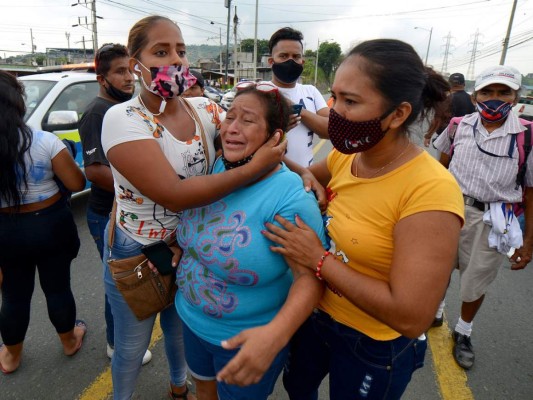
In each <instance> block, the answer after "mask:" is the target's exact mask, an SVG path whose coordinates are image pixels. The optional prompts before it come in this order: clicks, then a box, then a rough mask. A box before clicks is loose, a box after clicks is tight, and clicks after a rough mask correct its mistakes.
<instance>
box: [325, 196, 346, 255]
mask: <svg viewBox="0 0 533 400" xmlns="http://www.w3.org/2000/svg"><path fill="white" fill-rule="evenodd" d="M326 196H327V199H328V203H332V202H333V201H334V200H335V198H336V197H337V193H335V192H333V190H331V188H330V187H329V186H328V187H327V188H326ZM322 218H323V219H324V228H325V229H324V232H325V234H326V241H327V242H328V243H329V245H330V249H329V252H330V253H331V254H333V255H335V257H337V259H339V257H340V261H342V262H343V263H345V264H346V263H348V261H350V259H349V258H348V257H347V256H346V253H344V251H342V250H340V249H337V244H336V243H335V241H334V240H333V239H331V237H330V235H329V226H330V224H331V222H332V220H333V216H331V215H327V214H324V216H323V217H322Z"/></svg>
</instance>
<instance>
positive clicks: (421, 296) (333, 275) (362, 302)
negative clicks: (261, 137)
mask: <svg viewBox="0 0 533 400" xmlns="http://www.w3.org/2000/svg"><path fill="white" fill-rule="evenodd" d="M276 220H277V221H278V222H279V223H281V224H282V226H283V227H284V228H285V229H281V228H278V227H276V226H275V225H273V224H267V227H268V229H269V231H270V233H269V232H266V233H264V234H265V236H266V237H267V238H269V239H270V240H272V241H273V242H275V243H278V244H280V245H281V246H282V247H274V246H272V247H271V249H272V251H274V252H277V253H280V254H282V255H284V256H285V257H288V258H291V259H293V260H296V261H298V262H299V263H301V264H302V265H305V266H306V267H307V268H310V269H313V270H314V269H315V268H316V265H317V262H318V260H319V259H320V256H321V255H322V254H323V252H324V250H323V248H322V244H321V243H320V240H319V239H318V238H317V237H316V235H315V234H314V232H313V231H312V230H311V229H310V228H309V227H308V226H307V225H305V224H304V223H303V221H302V220H301V219H299V218H297V219H296V223H297V226H295V225H293V224H291V223H290V222H288V221H287V220H284V219H282V218H281V217H279V216H277V217H276ZM460 230H461V220H460V219H459V218H458V217H457V216H456V215H455V214H452V213H449V212H444V211H427V212H420V213H417V214H413V215H411V216H408V217H406V218H403V219H402V220H401V221H400V222H398V224H397V225H396V228H395V230H394V254H393V259H392V265H391V272H390V281H389V282H385V281H382V280H379V279H376V278H372V277H369V276H367V275H364V274H361V273H359V272H357V271H355V270H353V269H351V268H349V267H348V266H347V265H345V264H344V263H342V262H341V261H338V260H337V259H336V258H334V257H331V256H330V257H326V259H325V261H324V264H323V266H322V270H321V274H322V277H323V278H324V279H325V280H326V281H327V282H329V283H330V284H331V285H333V286H334V287H335V288H337V290H338V291H339V292H340V293H341V294H342V295H343V296H344V297H345V298H347V299H348V300H349V301H350V302H351V303H353V304H355V305H356V306H357V307H359V308H361V309H362V310H364V311H365V312H367V313H368V314H370V315H372V316H373V317H374V318H376V319H378V320H379V321H381V322H383V323H384V324H386V325H388V326H390V327H391V328H392V329H394V330H396V331H398V332H399V333H401V334H402V335H405V336H407V337H411V338H415V337H418V336H420V335H421V334H422V333H423V332H424V331H425V330H426V329H427V328H428V326H429V325H430V324H431V321H432V319H433V317H434V314H435V310H436V309H437V306H438V304H439V302H440V301H441V300H442V297H443V295H444V292H445V291H446V287H447V285H448V280H449V278H450V274H451V271H452V270H453V268H454V266H455V259H456V252H457V244H458V242H459V232H460Z"/></svg>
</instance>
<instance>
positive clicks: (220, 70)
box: [218, 27, 222, 75]
mask: <svg viewBox="0 0 533 400" xmlns="http://www.w3.org/2000/svg"><path fill="white" fill-rule="evenodd" d="M218 29H219V30H220V36H219V38H220V49H219V53H220V64H219V71H218V72H220V74H221V75H222V27H218Z"/></svg>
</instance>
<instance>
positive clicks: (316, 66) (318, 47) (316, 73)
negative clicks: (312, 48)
mask: <svg viewBox="0 0 533 400" xmlns="http://www.w3.org/2000/svg"><path fill="white" fill-rule="evenodd" d="M328 40H333V39H326V40H324V41H322V43H324V42H327V41H328ZM318 50H320V38H319V39H318V43H317V45H316V58H315V86H316V80H317V77H318V76H317V75H318Z"/></svg>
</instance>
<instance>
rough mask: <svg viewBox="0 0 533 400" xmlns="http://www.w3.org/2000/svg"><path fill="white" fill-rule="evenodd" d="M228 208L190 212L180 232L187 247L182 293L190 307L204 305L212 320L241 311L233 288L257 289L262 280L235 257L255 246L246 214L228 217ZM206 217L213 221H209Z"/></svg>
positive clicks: (220, 205)
mask: <svg viewBox="0 0 533 400" xmlns="http://www.w3.org/2000/svg"><path fill="white" fill-rule="evenodd" d="M226 207H227V206H226V203H224V202H223V201H220V202H217V203H215V204H213V205H210V206H208V207H205V208H197V209H192V210H186V211H184V212H183V215H184V220H185V221H186V222H182V223H181V224H180V226H179V227H178V229H177V236H178V241H179V242H180V244H181V245H182V247H183V256H182V259H181V261H180V268H179V272H178V277H177V283H178V287H179V290H180V291H181V292H182V294H183V297H184V298H185V300H186V301H187V302H188V303H189V304H192V305H195V306H201V307H202V309H203V312H204V313H205V314H206V315H208V316H209V317H212V318H223V316H224V314H229V313H232V312H233V311H234V310H235V309H236V308H237V306H238V304H239V299H238V297H237V296H236V295H235V293H234V292H232V291H231V286H232V285H240V286H255V285H257V283H258V280H259V277H258V275H257V274H256V273H255V272H254V271H251V270H246V269H241V268H240V263H239V260H238V259H237V258H236V257H235V252H236V250H237V249H238V248H242V247H247V246H249V245H250V243H251V232H250V228H249V227H248V226H247V225H246V214H245V213H244V212H243V211H235V212H233V213H231V214H230V215H228V216H227V217H226V216H225V215H224V210H225V209H226ZM206 216H210V219H209V220H206ZM191 232H193V233H191Z"/></svg>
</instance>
